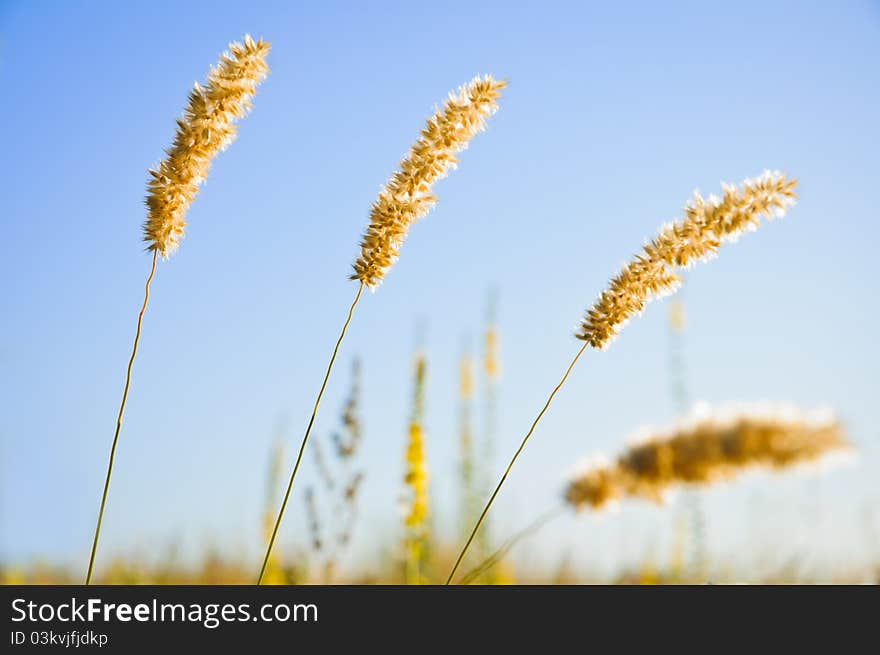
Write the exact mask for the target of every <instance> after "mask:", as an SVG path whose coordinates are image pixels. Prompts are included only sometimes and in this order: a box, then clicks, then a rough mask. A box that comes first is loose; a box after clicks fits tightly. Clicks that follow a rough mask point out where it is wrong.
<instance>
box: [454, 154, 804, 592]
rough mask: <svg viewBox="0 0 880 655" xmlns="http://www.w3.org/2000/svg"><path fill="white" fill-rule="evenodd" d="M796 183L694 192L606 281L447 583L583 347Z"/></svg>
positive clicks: (785, 204) (779, 204)
mask: <svg viewBox="0 0 880 655" xmlns="http://www.w3.org/2000/svg"><path fill="white" fill-rule="evenodd" d="M796 184H797V182H796V181H795V180H789V179H787V178H786V177H785V176H784V175H783V174H782V173H778V172H771V171H765V172H764V173H763V175H761V176H760V177H758V178H757V179H754V180H746V181H745V182H743V184H742V188H741V189H740V188H737V187H734V186H730V185H726V184H725V185H722V186H723V189H724V194H723V197H721V198H716V197H714V196H712V197H710V198H709V199H708V200H705V199H703V198H702V197H701V196H700V195H699V193H695V194H694V199H693V200H692V201H691V202H690V203H688V204H687V205H686V206H685V210H684V213H685V216H684V218H682V219H681V220H679V221H678V222H676V223H670V224H668V225H665V226H664V227H663V228H662V229H661V230H660V233H659V234H658V235H657V236H656V237H655V238H654V240H653V241H651V242H650V243H648V244H646V245H645V246H644V248H643V249H642V252H641V253H639V254H638V255H636V256H635V257H633V259H632V260H631V261H630V262H629V263H628V264H627V265H626V266H625V267H624V268H623V270H621V272H620V273H619V274H618V275H617V276H616V277H615V278H614V279H613V280H611V283H610V285H609V287H608V288H607V289H606V290H605V291H603V292H602V295H601V296H599V299H598V300H597V301H596V303H595V304H594V305H593V307H592V308H591V309H590V310H589V311H588V312H587V315H586V317H585V318H584V319H583V321H582V322H581V327H580V329H579V330H578V332H577V333H576V335H575V336H576V337H577V338H578V339H580V340H581V341H583V342H584V343H583V346H581V348H580V350H578V352H577V354H576V355H575V356H574V359H573V360H572V361H571V363H570V364H569V365H568V369H566V372H565V375H563V377H562V380H561V381H560V382H559V384H557V385H556V387H555V388H554V389H553V391H552V392H551V393H550V397H549V398H548V399H547V401H546V402H545V403H544V406H543V408H542V409H541V411H540V412H539V413H538V416H537V418H535V420H534V421H533V422H532V425H531V427H530V428H529V431H528V432H527V433H526V436H525V437H523V440H522V442H521V443H520V445H519V448H517V450H516V452H515V453H514V454H513V458H512V459H511V460H510V463H509V464H508V465H507V468H506V469H505V471H504V474H503V475H502V476H501V480H500V481H499V482H498V485H497V486H496V487H495V490H494V491H493V492H492V495H491V496H490V497H489V500H488V502H487V503H486V506H485V508H484V509H483V512H482V514H480V517H479V518H478V519H477V523H476V525H475V526H474V528H473V530H472V531H471V534H470V537H468V539H467V541H466V542H465V545H464V548H462V550H461V552H460V553H459V556H458V559H457V560H456V562H455V564H454V565H453V567H452V571H451V572H450V574H449V577H448V578H447V579H446V584H450V583H451V582H452V578H453V577H454V576H455V572H456V571H457V570H458V567H459V566H460V565H461V562H462V559H464V556H465V554H466V553H467V550H468V548H469V547H470V545H471V543H472V542H473V540H474V537H475V536H476V533H477V532H478V531H479V529H480V525H481V524H482V522H483V520H484V519H485V517H486V514H487V513H488V511H489V509H490V508H491V506H492V503H493V502H494V501H495V498H496V497H497V496H498V493H499V492H500V491H501V487H502V486H503V485H504V481H505V480H506V479H507V476H508V475H509V474H510V471H511V469H512V468H513V465H514V464H515V463H516V460H517V458H518V457H519V456H520V453H522V451H523V449H524V448H525V446H526V443H527V442H528V440H529V438H530V437H531V436H532V433H533V432H534V431H535V428H536V427H537V424H538V422H539V421H540V420H541V417H542V416H543V415H544V413H545V412H546V411H547V409H548V407H549V406H550V403H551V402H552V401H553V398H554V396H555V395H556V393H557V392H558V391H559V389H560V388H561V387H562V385H563V384H565V381H566V379H567V378H568V376H569V374H570V373H571V370H572V369H573V368H574V366H575V364H576V363H577V361H578V359H579V358H580V357H581V355H582V354H583V353H584V351H585V350H586V348H587V347H588V346H590V347H592V348H596V349H598V350H604V349H605V348H606V347H607V346H608V344H609V343H610V342H611V341H612V340H613V339H614V337H615V336H617V334H618V332H619V331H620V329H621V328H622V327H623V326H624V325H625V324H626V323H627V321H629V320H630V319H631V318H632V317H633V316H636V315H639V314H641V312H642V311H643V310H644V309H645V306H646V305H647V304H648V302H650V301H651V300H653V299H654V298H658V297H660V296H663V295H667V294H670V293H673V292H674V291H676V290H677V289H678V286H679V285H680V283H681V279H680V277H679V275H678V272H677V271H678V270H679V269H683V268H687V267H689V266H691V265H692V264H694V263H696V262H697V261H701V260H705V259H708V258H709V257H711V256H713V255H714V254H715V253H716V252H717V250H718V248H719V246H720V245H721V244H722V243H723V242H727V241H735V240H736V239H738V238H739V236H740V235H741V234H742V233H743V232H746V231H750V230H754V229H756V228H757V227H758V225H759V224H760V221H761V218H762V217H768V218H772V217H774V216H782V215H783V214H784V213H785V211H786V210H787V209H788V208H789V207H790V206H791V205H792V204H794V200H795V193H794V187H795V186H796Z"/></svg>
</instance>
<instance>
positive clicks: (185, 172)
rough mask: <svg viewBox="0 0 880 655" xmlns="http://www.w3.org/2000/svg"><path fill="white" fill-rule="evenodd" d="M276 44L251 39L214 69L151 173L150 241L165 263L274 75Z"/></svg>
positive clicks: (235, 46) (146, 231)
mask: <svg viewBox="0 0 880 655" xmlns="http://www.w3.org/2000/svg"><path fill="white" fill-rule="evenodd" d="M269 48H270V44H269V43H268V42H266V41H263V40H262V39H260V40H259V41H254V40H253V39H252V38H251V37H250V35H246V36H245V37H244V41H243V42H242V43H238V42H234V43H231V44H229V50H228V51H227V52H225V53H223V55H221V57H220V61H219V63H218V64H217V65H216V66H214V67H213V68H211V71H210V73H208V78H207V80H206V81H205V83H204V84H199V83H198V82H197V83H196V84H195V86H194V87H193V89H192V91H190V94H189V102H188V103H187V106H186V109H185V111H184V114H183V116H182V117H181V118H179V119H178V120H177V133H176V134H175V135H174V142H173V143H172V145H171V147H170V148H168V150H167V154H166V157H165V159H164V160H162V162H161V163H160V164H159V165H158V166H157V167H156V168H154V169H150V181H149V183H148V190H149V193H148V195H147V200H146V203H147V220H146V222H145V223H144V241H146V242H147V244H148V246H147V248H148V250H156V251H158V252H159V255H160V256H161V257H162V258H163V259H167V258H168V257H169V256H171V255H172V254H173V253H174V251H175V250H177V247H178V246H179V245H180V240H181V239H182V238H183V232H184V228H185V227H186V220H185V217H186V213H187V210H188V209H189V206H190V204H191V203H192V201H193V199H194V198H195V197H196V194H197V193H198V191H199V186H200V185H201V184H202V182H204V181H205V178H206V177H207V176H208V170H209V169H210V167H211V160H213V159H214V157H215V156H216V155H217V153H219V152H220V151H221V150H225V149H226V147H227V146H228V145H229V144H230V143H232V141H233V140H234V139H235V134H236V127H235V123H236V121H238V120H239V119H240V118H242V117H244V116H245V114H247V112H248V111H249V110H250V108H251V101H252V99H253V97H254V94H255V93H256V90H257V86H258V85H259V84H260V82H262V81H263V79H264V78H265V77H266V75H268V73H269V66H268V64H267V63H266V57H267V55H268V54H269Z"/></svg>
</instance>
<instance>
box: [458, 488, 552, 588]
mask: <svg viewBox="0 0 880 655" xmlns="http://www.w3.org/2000/svg"><path fill="white" fill-rule="evenodd" d="M563 510H565V505H557V506H556V507H554V508H553V509H551V510H549V511H547V512H544V513H543V514H541V516H539V517H538V518H537V519H535V520H534V521H532V522H531V523H529V524H528V525H527V526H526V527H524V528H523V529H522V530H520V531H519V532H517V533H516V534H514V535H513V536H512V537H510V538H509V539H508V540H507V541H505V542H504V544H503V545H502V546H501V547H500V548H499V549H498V550H496V551H495V552H494V553H492V554H491V555H489V557H487V558H486V559H484V560H483V561H482V562H480V564H479V565H477V566H476V567H475V568H473V569H472V570H471V571H470V572H469V573H467V574H465V576H464V577H463V578H462V579H461V580H459V582H458V584H469V583H471V582H473V581H474V580H476V579H477V578H478V577H480V576H481V575H483V573H485V572H486V571H488V570H489V569H491V568H492V567H493V566H495V565H496V564H497V563H498V562H500V561H501V559H502V558H503V557H504V556H505V555H507V553H508V551H509V550H510V549H511V548H513V547H514V546H515V545H516V544H517V543H518V542H519V541H521V540H522V539H524V538H526V537H528V536H529V535H530V534H533V533H535V532H537V531H538V530H540V529H541V528H542V527H544V526H545V525H546V524H547V523H549V522H550V521H551V520H552V519H554V518H556V517H557V516H559V515H561V514H562V512H563Z"/></svg>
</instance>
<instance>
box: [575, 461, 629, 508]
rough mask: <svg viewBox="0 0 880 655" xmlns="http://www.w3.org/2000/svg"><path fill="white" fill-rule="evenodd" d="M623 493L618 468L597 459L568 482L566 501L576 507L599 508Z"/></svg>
mask: <svg viewBox="0 0 880 655" xmlns="http://www.w3.org/2000/svg"><path fill="white" fill-rule="evenodd" d="M621 493H622V485H621V484H620V479H619V475H618V472H617V469H616V468H615V467H614V466H609V465H608V463H607V462H604V461H601V460H600V461H595V462H592V463H591V464H589V465H587V466H584V467H583V468H582V469H581V471H580V472H579V473H578V474H577V475H575V476H574V477H573V478H572V479H571V480H570V481H569V483H568V486H567V487H566V490H565V501H566V502H567V503H568V504H569V505H571V506H572V507H574V508H575V509H583V508H585V507H588V506H589V508H590V509H594V510H598V509H602V508H603V507H605V506H606V505H607V504H608V503H610V502H613V501H614V500H616V499H618V498H619V497H620V495H621Z"/></svg>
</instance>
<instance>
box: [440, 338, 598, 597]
mask: <svg viewBox="0 0 880 655" xmlns="http://www.w3.org/2000/svg"><path fill="white" fill-rule="evenodd" d="M589 345H590V344H589V342H587V341H585V342H584V345H583V346H581V349H580V350H578V352H577V354H576V355H575V356H574V359H572V360H571V363H570V364H569V365H568V368H567V369H565V375H563V376H562V379H561V380H560V381H559V384H557V385H556V387H554V389H553V391H552V392H551V393H550V396H549V397H548V398H547V402H546V403H544V407H542V408H541V411H540V412H539V413H538V416H537V417H536V418H535V420H534V421H533V422H532V426H531V427H530V428H529V431H528V432H527V433H526V436H525V437H523V440H522V443H520V445H519V448H517V449H516V452H515V453H514V454H513V457H512V458H511V460H510V463H509V464H508V465H507V469H505V471H504V475H502V476H501V480H499V481H498V486H496V487H495V491H493V492H492V495H491V496H490V497H489V502H487V503H486V506H485V507H484V508H483V511H482V513H481V514H480V518H479V519H477V524H476V525H475V526H474V529H473V530H472V531H471V535H470V536H469V537H468V540H467V542H466V543H465V545H464V548H462V549H461V553H459V555H458V559H457V560H456V561H455V566H453V567H452V571H451V572H450V573H449V577H448V578H446V584H447V585H448V584H451V583H452V578H453V577H454V576H455V572H456V571H457V570H458V567H459V566H460V565H461V561H462V560H463V559H464V556H465V554H467V551H468V548H470V545H471V542H473V540H474V537H476V536H477V532H478V531H479V529H480V525H482V523H483V519H485V518H486V514H488V513H489V508H490V507H492V503H493V502H495V497H496V496H498V492H499V491H501V487H502V486H503V485H504V481H505V480H506V479H507V476H508V475H509V474H510V470H511V469H512V468H513V465H514V464H515V463H516V460H517V458H518V457H519V455H520V453H521V452H522V451H523V448H525V447H526V443H527V442H528V440H529V437H531V436H532V433H533V432H534V431H535V428H536V427H537V425H538V422H539V421H540V420H541V417H542V416H544V413H545V412H546V411H547V408H548V407H550V403H551V402H553V398H554V396H556V393H557V392H558V391H559V390H560V389H561V388H562V385H563V384H565V381H566V380H567V379H568V376H569V374H570V373H571V370H572V369H573V368H574V365H575V364H577V361H578V360H579V359H580V358H581V355H583V354H584V351H585V350H586V349H587V346H589Z"/></svg>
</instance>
